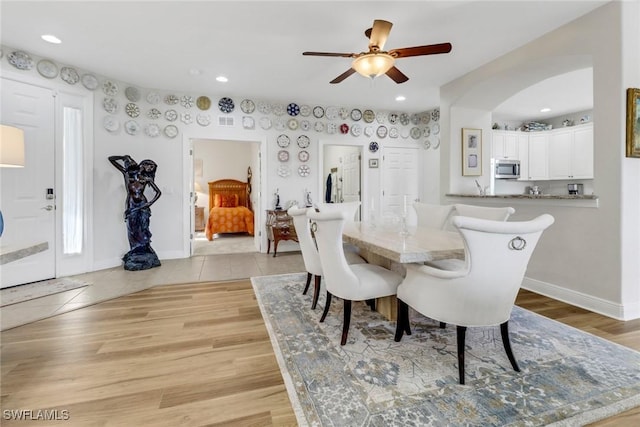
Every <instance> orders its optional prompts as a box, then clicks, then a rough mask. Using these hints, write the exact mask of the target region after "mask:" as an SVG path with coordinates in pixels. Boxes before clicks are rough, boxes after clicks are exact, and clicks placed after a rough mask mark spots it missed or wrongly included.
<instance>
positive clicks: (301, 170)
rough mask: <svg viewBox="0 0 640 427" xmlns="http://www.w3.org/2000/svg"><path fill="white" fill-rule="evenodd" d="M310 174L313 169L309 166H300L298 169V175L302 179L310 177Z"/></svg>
mask: <svg viewBox="0 0 640 427" xmlns="http://www.w3.org/2000/svg"><path fill="white" fill-rule="evenodd" d="M310 173H311V169H309V166H307V165H300V167H299V168H298V175H300V176H302V177H305V176H309V174H310Z"/></svg>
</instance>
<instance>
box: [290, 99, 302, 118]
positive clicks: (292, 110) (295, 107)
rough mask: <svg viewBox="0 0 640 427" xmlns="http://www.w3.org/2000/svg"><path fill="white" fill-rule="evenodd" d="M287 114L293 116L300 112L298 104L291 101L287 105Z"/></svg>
mask: <svg viewBox="0 0 640 427" xmlns="http://www.w3.org/2000/svg"><path fill="white" fill-rule="evenodd" d="M287 114H288V115H290V116H294V117H295V116H297V115H298V114H300V107H299V106H298V104H296V103H295V102H292V103H291V104H289V105H287Z"/></svg>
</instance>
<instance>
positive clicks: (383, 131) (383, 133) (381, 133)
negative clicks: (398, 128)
mask: <svg viewBox="0 0 640 427" xmlns="http://www.w3.org/2000/svg"><path fill="white" fill-rule="evenodd" d="M387 133H388V130H387V127H386V126H385V125H380V126H378V129H376V135H378V138H386V137H387Z"/></svg>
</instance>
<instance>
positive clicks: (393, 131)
mask: <svg viewBox="0 0 640 427" xmlns="http://www.w3.org/2000/svg"><path fill="white" fill-rule="evenodd" d="M397 137H398V128H397V127H395V126H393V127H390V128H389V138H397Z"/></svg>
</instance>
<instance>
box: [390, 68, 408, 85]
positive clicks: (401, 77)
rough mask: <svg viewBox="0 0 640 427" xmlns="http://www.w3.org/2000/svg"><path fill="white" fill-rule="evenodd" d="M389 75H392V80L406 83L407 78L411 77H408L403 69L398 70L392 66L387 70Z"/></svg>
mask: <svg viewBox="0 0 640 427" xmlns="http://www.w3.org/2000/svg"><path fill="white" fill-rule="evenodd" d="M386 74H387V76H389V77H391V80H393V81H394V82H396V83H404V82H406V81H407V80H409V77H407V76H406V75H405V74H404V73H403V72H402V71H400V70H398V69H397V68H396V67H391V68H389V71H387V73H386Z"/></svg>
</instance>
